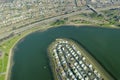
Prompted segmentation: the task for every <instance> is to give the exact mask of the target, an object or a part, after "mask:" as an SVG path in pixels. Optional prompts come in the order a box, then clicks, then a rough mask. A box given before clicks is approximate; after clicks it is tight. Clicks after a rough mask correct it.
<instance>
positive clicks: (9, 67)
mask: <svg viewBox="0 0 120 80" xmlns="http://www.w3.org/2000/svg"><path fill="white" fill-rule="evenodd" d="M43 26H44V25H43ZM49 28H53V27H51V26H49V27H47V28H45V29H42V28H41V27H39V28H38V29H35V30H28V32H27V31H25V32H23V33H21V34H20V35H21V37H20V38H19V39H18V40H17V41H16V42H15V43H14V44H13V46H12V48H11V49H10V52H9V57H8V63H7V68H6V75H5V80H10V75H11V69H12V66H13V65H14V64H13V63H14V62H13V60H12V59H13V55H14V53H13V51H14V48H15V47H16V46H17V44H18V43H19V42H20V41H22V40H23V39H24V38H25V37H26V36H28V35H30V34H32V33H34V32H37V31H41V32H42V31H45V30H47V29H49ZM33 29H34V28H33ZM17 36H18V35H17ZM15 37H16V36H15Z"/></svg>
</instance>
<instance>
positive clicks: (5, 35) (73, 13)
mask: <svg viewBox="0 0 120 80" xmlns="http://www.w3.org/2000/svg"><path fill="white" fill-rule="evenodd" d="M112 8H120V6H109V7H105V8H98V9H96V10H97V11H102V10H109V9H112ZM91 12H92V11H91V10H81V11H76V12H72V13H69V14H63V15H59V16H56V17H52V18H47V19H44V20H41V21H39V22H36V23H33V24H29V25H27V26H25V27H22V28H19V29H16V30H13V31H8V32H4V33H2V34H0V40H1V39H3V38H5V37H7V36H8V35H10V34H11V33H21V32H23V31H26V30H28V29H31V28H33V27H35V26H36V25H41V24H44V23H45V24H46V23H50V22H52V21H55V20H57V19H61V18H67V17H70V16H74V15H77V14H80V13H91ZM43 27H44V26H43ZM43 27H41V28H43Z"/></svg>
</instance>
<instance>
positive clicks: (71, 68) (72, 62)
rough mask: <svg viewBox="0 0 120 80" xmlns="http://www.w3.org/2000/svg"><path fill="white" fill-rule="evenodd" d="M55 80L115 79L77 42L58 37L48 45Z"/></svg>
mask: <svg viewBox="0 0 120 80" xmlns="http://www.w3.org/2000/svg"><path fill="white" fill-rule="evenodd" d="M48 57H49V60H50V66H51V69H52V72H53V75H54V80H114V79H113V77H112V76H111V75H110V74H109V73H108V72H107V71H106V70H105V69H104V68H103V67H102V66H101V65H100V64H99V63H98V61H97V60H96V59H95V58H94V57H93V56H91V55H90V54H89V53H88V52H87V51H85V49H83V47H82V46H80V45H79V44H78V43H77V42H75V41H73V40H71V39H67V38H57V39H56V40H55V41H54V42H52V43H51V44H50V45H49V47H48Z"/></svg>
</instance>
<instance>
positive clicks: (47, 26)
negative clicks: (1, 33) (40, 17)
mask: <svg viewBox="0 0 120 80" xmlns="http://www.w3.org/2000/svg"><path fill="white" fill-rule="evenodd" d="M85 25H87V26H93V27H94V26H95V25H92V24H68V23H67V24H61V25H52V26H51V25H42V26H44V27H41V26H39V27H38V26H37V27H36V26H35V27H33V28H31V29H29V30H27V31H24V32H22V33H21V34H20V36H21V38H19V39H18V40H17V41H16V42H15V43H14V45H13V46H12V48H11V49H10V52H9V57H8V63H7V64H8V65H7V68H6V75H5V80H9V79H8V78H9V76H10V75H9V74H10V70H11V69H12V66H13V61H12V58H13V50H14V48H15V47H16V45H17V44H18V42H19V41H21V40H22V39H24V38H25V37H26V36H27V35H30V34H32V33H34V32H37V31H46V30H48V29H50V28H56V27H61V26H74V27H81V26H85ZM98 27H100V26H98ZM100 28H107V27H100ZM108 28H109V29H111V28H113V27H108ZM114 29H117V28H114ZM17 36H18V35H17ZM15 37H16V36H15ZM8 75H9V76H8Z"/></svg>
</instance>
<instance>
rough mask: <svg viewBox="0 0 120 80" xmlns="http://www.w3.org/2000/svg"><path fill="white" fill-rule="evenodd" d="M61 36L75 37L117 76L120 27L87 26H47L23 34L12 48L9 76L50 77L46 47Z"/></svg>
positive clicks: (119, 71) (17, 78) (13, 78)
mask: <svg viewBox="0 0 120 80" xmlns="http://www.w3.org/2000/svg"><path fill="white" fill-rule="evenodd" d="M62 37H63V38H70V39H73V40H75V41H77V42H78V43H79V44H81V45H82V46H83V47H84V48H85V49H86V50H87V51H88V52H89V53H90V54H91V55H93V56H94V57H95V58H96V59H97V60H98V61H99V62H100V63H101V64H102V65H103V66H104V67H105V68H106V69H107V70H108V71H109V72H110V73H111V74H112V75H113V76H114V77H116V79H117V80H120V29H107V28H98V27H87V26H83V27H79V28H78V27H73V26H63V27H58V28H51V29H49V30H47V31H44V32H35V33H32V34H30V35H29V36H27V37H25V38H24V40H22V41H20V42H19V43H18V44H17V46H16V48H15V49H14V57H13V61H14V66H13V68H12V74H11V80H53V76H52V73H51V70H50V67H49V60H48V57H47V48H48V45H49V44H50V43H51V42H52V41H54V40H55V39H56V38H62Z"/></svg>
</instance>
